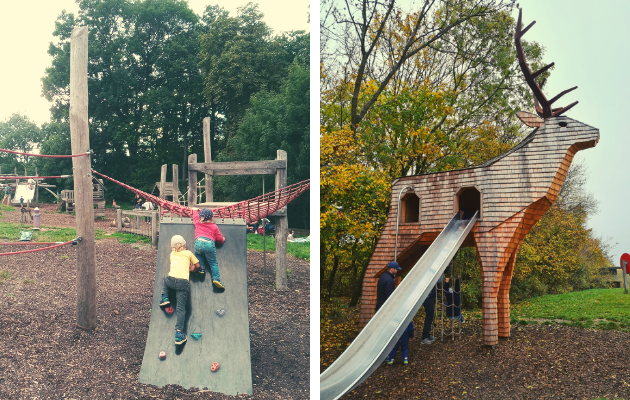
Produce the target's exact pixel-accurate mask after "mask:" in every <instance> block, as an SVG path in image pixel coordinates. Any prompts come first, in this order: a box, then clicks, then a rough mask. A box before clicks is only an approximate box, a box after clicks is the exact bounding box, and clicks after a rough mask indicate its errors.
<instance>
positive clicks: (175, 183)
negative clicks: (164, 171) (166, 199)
mask: <svg viewBox="0 0 630 400" xmlns="http://www.w3.org/2000/svg"><path fill="white" fill-rule="evenodd" d="M178 173H179V171H178V166H177V164H173V203H175V204H179V195H178V194H179V180H178V179H179V176H178V175H177V174H178Z"/></svg>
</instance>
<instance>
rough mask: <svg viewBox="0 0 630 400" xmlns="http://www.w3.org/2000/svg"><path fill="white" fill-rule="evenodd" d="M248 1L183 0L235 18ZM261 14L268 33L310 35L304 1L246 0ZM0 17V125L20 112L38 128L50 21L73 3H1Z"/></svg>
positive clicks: (44, 104)
mask: <svg viewBox="0 0 630 400" xmlns="http://www.w3.org/2000/svg"><path fill="white" fill-rule="evenodd" d="M248 2H249V1H248V0H230V1H226V0H214V1H213V0H189V1H188V4H189V6H190V8H191V9H192V10H193V11H194V12H195V13H196V14H197V15H199V16H201V15H203V11H204V10H205V8H206V6H207V5H215V4H217V5H219V6H221V7H223V8H225V9H226V10H228V11H229V12H230V15H236V12H237V8H238V7H241V6H244V5H245V4H247V3H248ZM252 2H253V3H257V4H258V5H259V9H260V11H261V12H262V13H263V14H264V15H265V16H264V18H263V19H264V21H265V22H266V23H267V25H269V26H270V27H271V28H272V29H273V30H274V33H280V32H286V31H293V30H305V31H310V24H309V23H308V18H309V3H310V1H309V0H292V1H286V2H284V4H283V5H282V7H278V3H279V2H278V0H258V1H256V0H252ZM1 4H2V12H1V13H0V38H2V39H0V54H2V62H0V121H6V120H7V119H8V118H9V117H10V116H11V115H12V114H14V113H20V114H22V115H25V116H27V117H28V118H29V119H30V120H31V121H33V122H35V123H37V124H38V125H41V124H42V123H44V122H49V121H50V112H49V109H50V103H49V102H48V101H47V100H46V99H44V98H43V97H42V96H41V92H42V83H41V78H42V77H43V76H44V73H45V69H46V68H47V67H49V66H50V63H51V57H50V56H49V55H48V53H47V51H48V46H49V44H50V42H53V41H55V38H54V37H53V35H52V32H53V30H54V29H55V21H56V20H57V17H58V16H59V14H61V12H62V11H63V10H66V11H67V12H69V13H74V14H75V15H76V14H77V13H78V11H79V7H78V5H77V4H76V3H75V1H74V0H25V1H9V0H2V2H1Z"/></svg>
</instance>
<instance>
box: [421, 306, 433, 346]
mask: <svg viewBox="0 0 630 400" xmlns="http://www.w3.org/2000/svg"><path fill="white" fill-rule="evenodd" d="M422 305H423V306H424V311H425V312H426V317H424V327H423V329H422V339H426V338H429V337H431V324H432V323H433V316H434V314H435V299H434V298H427V299H426V300H425V301H424V303H423V304H422Z"/></svg>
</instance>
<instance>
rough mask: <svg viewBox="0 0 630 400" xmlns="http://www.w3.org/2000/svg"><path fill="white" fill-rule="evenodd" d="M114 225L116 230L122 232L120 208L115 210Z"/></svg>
mask: <svg viewBox="0 0 630 400" xmlns="http://www.w3.org/2000/svg"><path fill="white" fill-rule="evenodd" d="M116 225H117V226H118V232H122V228H123V225H122V209H120V208H119V209H118V210H116Z"/></svg>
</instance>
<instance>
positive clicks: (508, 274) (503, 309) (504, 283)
mask: <svg viewBox="0 0 630 400" xmlns="http://www.w3.org/2000/svg"><path fill="white" fill-rule="evenodd" d="M519 247H520V246H519ZM517 253H518V248H516V250H514V251H513V252H512V255H511V256H510V259H509V260H508V262H507V265H506V267H505V269H504V270H503V277H502V278H501V283H500V285H499V294H498V299H497V300H498V301H497V311H498V318H499V321H498V322H499V336H500V337H509V336H510V284H511V283H512V272H514V264H515V263H516V254H517Z"/></svg>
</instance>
